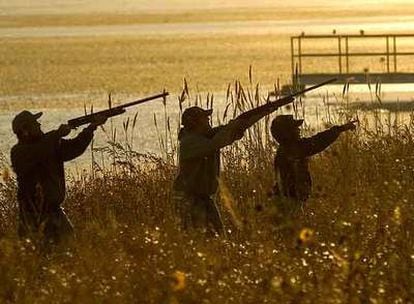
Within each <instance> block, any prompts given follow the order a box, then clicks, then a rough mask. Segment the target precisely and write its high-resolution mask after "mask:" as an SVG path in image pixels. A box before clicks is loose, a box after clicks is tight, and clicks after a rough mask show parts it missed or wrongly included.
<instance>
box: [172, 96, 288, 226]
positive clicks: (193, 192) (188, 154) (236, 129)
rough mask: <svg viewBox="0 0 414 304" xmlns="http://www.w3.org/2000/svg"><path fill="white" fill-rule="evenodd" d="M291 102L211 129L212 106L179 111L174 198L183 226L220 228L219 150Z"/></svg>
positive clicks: (267, 106) (269, 105) (270, 105)
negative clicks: (180, 114)
mask: <svg viewBox="0 0 414 304" xmlns="http://www.w3.org/2000/svg"><path fill="white" fill-rule="evenodd" d="M293 101H294V98H293V97H290V96H289V97H285V98H282V99H279V100H277V101H274V102H268V103H266V104H264V105H262V106H259V107H257V108H255V109H253V110H250V111H247V112H245V113H243V114H241V115H239V116H238V117H237V118H235V119H234V120H232V121H230V122H229V123H228V124H226V125H223V126H218V127H214V128H213V127H212V126H211V124H210V116H211V114H212V111H213V110H212V109H209V110H204V109H202V108H200V107H197V106H194V107H190V108H187V109H186V110H185V111H184V112H183V114H182V117H181V124H182V128H181V130H180V132H179V135H178V139H179V142H180V147H179V172H178V176H177V178H176V180H175V183H174V200H175V203H176V205H177V209H178V210H179V212H180V217H181V220H182V225H183V228H184V229H188V228H200V229H203V230H206V231H207V232H208V233H210V234H220V233H222V232H223V231H224V227H223V223H222V220H221V217H220V212H219V210H218V208H217V206H216V203H215V201H214V197H215V195H216V193H217V189H218V178H219V174H220V149H221V148H223V147H225V146H228V145H230V144H232V143H233V142H235V141H236V140H238V139H241V138H242V137H243V134H244V131H245V130H246V129H248V128H249V127H250V126H252V125H253V124H254V123H255V122H257V121H258V120H260V119H261V118H263V117H265V116H266V115H268V114H270V113H272V112H274V111H276V110H277V109H278V108H279V107H280V106H282V105H285V104H288V103H291V102H293Z"/></svg>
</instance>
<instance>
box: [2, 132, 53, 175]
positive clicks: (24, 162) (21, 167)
mask: <svg viewBox="0 0 414 304" xmlns="http://www.w3.org/2000/svg"><path fill="white" fill-rule="evenodd" d="M59 139H60V136H59V134H58V133H57V132H56V131H51V132H48V133H46V134H45V136H44V137H43V138H42V139H41V140H40V141H39V142H38V143H35V144H18V145H16V146H14V147H13V148H12V150H11V153H10V158H11V162H12V167H13V170H14V171H15V172H16V174H18V175H20V174H23V175H24V174H27V173H29V172H31V171H32V169H33V168H34V167H35V166H36V164H37V163H39V162H43V161H45V160H47V159H48V158H50V157H51V156H52V155H53V153H56V149H57V145H58V141H59Z"/></svg>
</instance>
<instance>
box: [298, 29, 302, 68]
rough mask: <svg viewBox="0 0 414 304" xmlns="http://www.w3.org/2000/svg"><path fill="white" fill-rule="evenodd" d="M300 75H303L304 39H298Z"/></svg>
mask: <svg viewBox="0 0 414 304" xmlns="http://www.w3.org/2000/svg"><path fill="white" fill-rule="evenodd" d="M298 54H299V75H302V37H299V38H298Z"/></svg>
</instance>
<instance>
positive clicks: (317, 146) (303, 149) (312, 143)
mask: <svg viewBox="0 0 414 304" xmlns="http://www.w3.org/2000/svg"><path fill="white" fill-rule="evenodd" d="M353 129H355V125H354V122H349V123H347V124H344V125H340V126H334V127H332V128H330V129H328V130H325V131H323V132H320V133H318V134H316V135H314V136H312V137H308V138H303V139H301V140H300V142H299V145H300V147H299V148H300V149H299V151H300V153H302V155H301V156H303V157H307V156H312V155H315V154H318V153H320V152H322V151H323V150H325V149H326V148H327V147H329V146H330V145H331V144H332V143H333V142H334V141H335V140H336V139H337V138H338V136H339V135H340V134H341V133H342V132H345V131H348V130H353Z"/></svg>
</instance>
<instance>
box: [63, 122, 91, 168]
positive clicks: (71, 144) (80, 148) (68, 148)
mask: <svg viewBox="0 0 414 304" xmlns="http://www.w3.org/2000/svg"><path fill="white" fill-rule="evenodd" d="M95 130H96V126H93V125H89V126H88V127H86V128H85V129H83V130H82V132H80V133H79V134H78V136H76V137H75V138H72V139H61V142H60V152H61V156H62V160H63V161H69V160H72V159H75V158H76V157H78V156H80V155H82V153H83V152H85V150H86V148H87V147H88V146H89V144H90V143H91V141H92V138H93V133H94V131H95Z"/></svg>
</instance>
